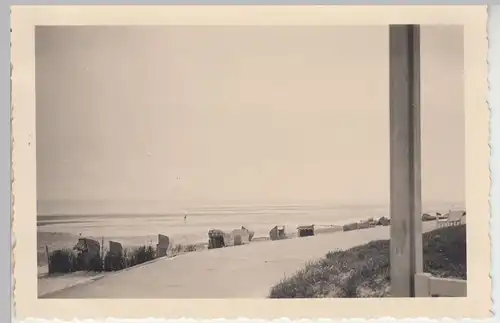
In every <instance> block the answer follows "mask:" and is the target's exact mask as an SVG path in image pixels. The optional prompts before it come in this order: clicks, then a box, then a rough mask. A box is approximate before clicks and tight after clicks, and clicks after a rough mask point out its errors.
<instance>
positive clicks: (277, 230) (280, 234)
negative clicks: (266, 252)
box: [269, 225, 286, 240]
mask: <svg viewBox="0 0 500 323" xmlns="http://www.w3.org/2000/svg"><path fill="white" fill-rule="evenodd" d="M269 238H271V240H281V239H286V233H285V226H284V225H277V226H275V227H274V228H272V229H271V231H269Z"/></svg>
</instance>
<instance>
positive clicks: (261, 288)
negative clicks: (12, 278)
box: [41, 221, 435, 298]
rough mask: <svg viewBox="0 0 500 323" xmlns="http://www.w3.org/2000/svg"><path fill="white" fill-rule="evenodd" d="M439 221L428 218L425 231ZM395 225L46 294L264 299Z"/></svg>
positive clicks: (190, 258)
mask: <svg viewBox="0 0 500 323" xmlns="http://www.w3.org/2000/svg"><path fill="white" fill-rule="evenodd" d="M434 228H435V222H433V221H431V222H424V228H423V229H424V231H430V230H432V229H434ZM388 238H389V227H375V228H370V229H363V230H357V231H349V232H337V233H331V234H320V235H317V236H313V237H307V238H296V239H288V240H280V241H268V242H263V243H253V244H252V243H250V244H248V245H245V246H240V247H233V248H223V249H214V250H206V251H202V252H193V253H187V254H184V255H181V256H178V257H175V258H165V259H159V260H157V261H155V262H152V263H149V264H145V265H142V266H138V267H133V268H130V269H128V270H125V271H122V272H115V273H110V274H106V275H105V277H99V279H97V280H95V281H92V282H89V283H86V284H80V285H78V286H74V287H70V288H67V289H64V290H61V291H57V292H53V293H47V294H45V295H43V296H41V297H46V298H262V297H266V296H267V295H268V293H269V289H270V287H271V286H272V285H274V284H276V283H277V282H279V281H280V280H281V279H282V278H284V277H285V276H289V275H292V274H293V273H294V272H296V271H297V270H300V269H301V268H302V267H303V266H304V265H305V264H306V263H307V262H308V261H312V260H316V259H318V258H321V257H323V256H324V255H325V254H326V253H327V252H328V251H332V250H336V249H338V250H343V249H347V248H350V247H354V246H357V245H360V244H364V243H367V242H369V241H372V240H377V239H388Z"/></svg>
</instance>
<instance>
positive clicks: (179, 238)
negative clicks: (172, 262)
mask: <svg viewBox="0 0 500 323" xmlns="http://www.w3.org/2000/svg"><path fill="white" fill-rule="evenodd" d="M455 207H457V206H456V205H450V204H442V205H434V206H429V207H427V208H425V209H424V212H436V211H437V212H447V211H448V209H451V208H455ZM185 215H186V219H184V216H185ZM381 216H387V217H388V216H389V207H388V206H375V205H369V206H303V205H288V206H266V207H262V206H258V207H257V206H244V207H241V206H237V207H233V206H228V207H209V208H198V209H193V210H190V211H189V212H183V213H177V214H149V215H148V214H141V215H139V214H106V215H95V214H94V215H39V216H38V217H37V231H38V239H37V240H38V248H37V249H38V253H39V262H40V258H41V259H42V261H43V258H44V253H45V248H46V246H47V247H48V248H49V250H53V249H59V248H65V247H66V248H71V247H73V245H74V244H75V243H76V241H77V239H78V237H79V236H83V237H92V238H94V239H97V240H99V241H103V242H104V245H105V246H106V245H107V241H109V240H113V241H117V242H120V243H122V245H123V246H124V247H134V246H140V245H144V244H146V245H147V244H152V245H155V244H156V242H157V241H156V240H157V236H158V234H159V233H161V234H164V235H167V236H169V237H170V239H171V243H174V244H195V243H206V242H207V240H208V235H207V234H208V230H210V229H221V230H224V231H231V230H233V229H237V228H240V227H241V226H245V227H246V228H248V229H250V230H253V231H254V232H255V237H267V236H268V235H269V230H271V229H272V228H273V227H274V226H275V225H284V226H285V228H286V231H287V232H294V231H295V230H296V227H297V226H299V225H310V224H315V225H318V226H321V225H335V224H345V223H348V222H352V221H357V220H364V219H367V218H370V217H373V218H378V217H381Z"/></svg>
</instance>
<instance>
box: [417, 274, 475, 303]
mask: <svg viewBox="0 0 500 323" xmlns="http://www.w3.org/2000/svg"><path fill="white" fill-rule="evenodd" d="M415 296H416V297H467V281H466V280H463V279H452V278H439V277H434V276H432V275H431V274H427V273H418V274H416V275H415Z"/></svg>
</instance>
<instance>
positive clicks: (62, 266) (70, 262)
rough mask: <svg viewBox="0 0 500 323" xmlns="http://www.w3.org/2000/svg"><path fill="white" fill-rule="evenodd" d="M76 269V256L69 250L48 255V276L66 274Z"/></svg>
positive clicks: (59, 250) (55, 251)
mask: <svg viewBox="0 0 500 323" xmlns="http://www.w3.org/2000/svg"><path fill="white" fill-rule="evenodd" d="M76 269H77V259H76V254H75V253H74V252H73V250H71V249H58V250H54V251H52V252H50V253H49V274H55V273H61V274H66V273H70V272H74V271H76Z"/></svg>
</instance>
